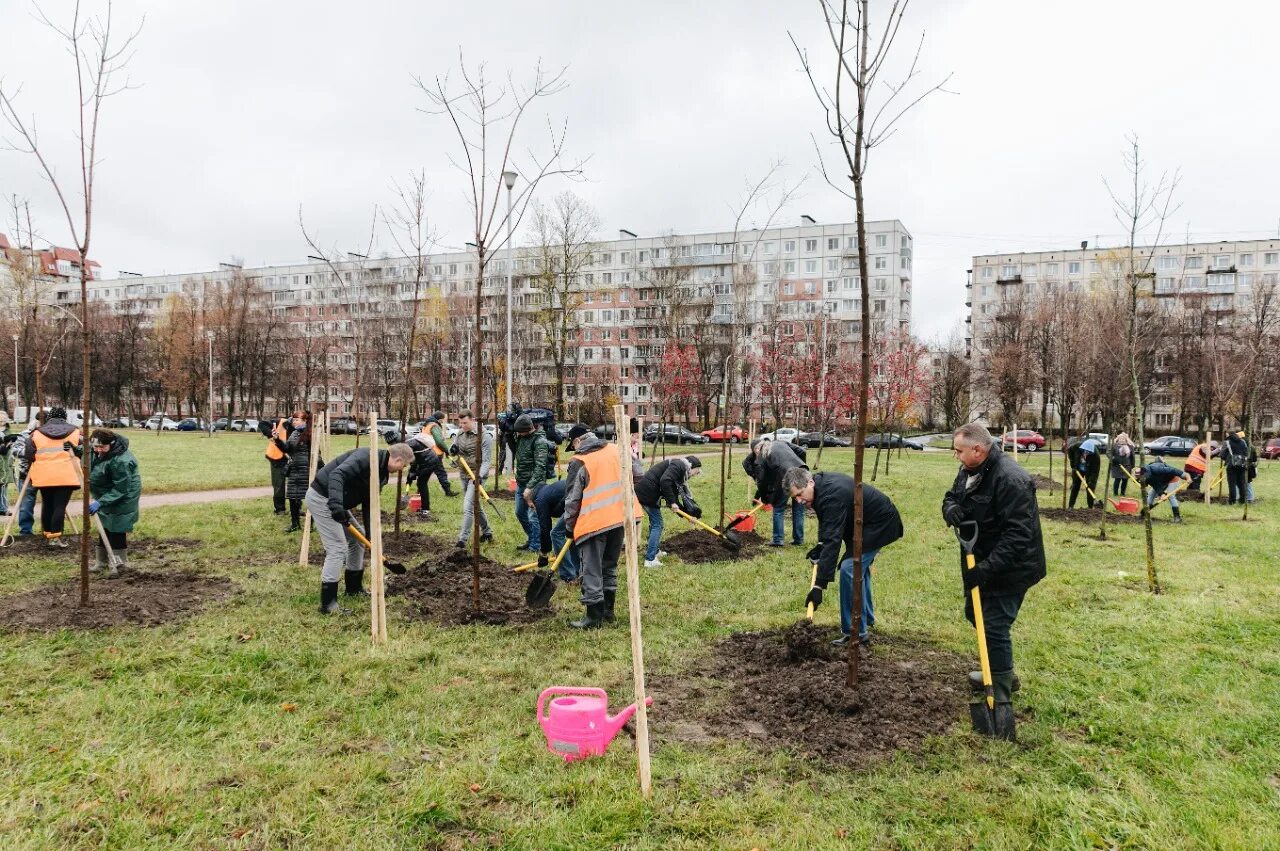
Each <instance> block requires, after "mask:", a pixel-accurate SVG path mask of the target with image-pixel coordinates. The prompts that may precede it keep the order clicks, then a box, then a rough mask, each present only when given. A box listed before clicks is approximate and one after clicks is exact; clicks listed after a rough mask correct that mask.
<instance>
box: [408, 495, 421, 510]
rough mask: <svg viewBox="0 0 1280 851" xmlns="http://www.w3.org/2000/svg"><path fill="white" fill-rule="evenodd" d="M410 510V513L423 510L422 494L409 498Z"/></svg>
mask: <svg viewBox="0 0 1280 851" xmlns="http://www.w3.org/2000/svg"><path fill="white" fill-rule="evenodd" d="M409 510H410V511H421V510H422V494H420V493H415V494H414V495H413V496H411V497H409Z"/></svg>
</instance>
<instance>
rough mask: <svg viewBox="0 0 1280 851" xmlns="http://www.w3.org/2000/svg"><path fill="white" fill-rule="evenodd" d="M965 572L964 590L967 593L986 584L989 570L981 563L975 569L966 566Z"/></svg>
mask: <svg viewBox="0 0 1280 851" xmlns="http://www.w3.org/2000/svg"><path fill="white" fill-rule="evenodd" d="M963 572H964V591H965V593H966V594H968V593H969V592H970V591H972V590H973V589H974V588H977V589H979V590H981V589H982V586H983V585H984V584H986V581H987V572H986V571H985V570H984V569H983V568H982V566H981V565H978V566H977V567H975V568H974V569H973V570H969V569H968V568H965V570H964V571H963Z"/></svg>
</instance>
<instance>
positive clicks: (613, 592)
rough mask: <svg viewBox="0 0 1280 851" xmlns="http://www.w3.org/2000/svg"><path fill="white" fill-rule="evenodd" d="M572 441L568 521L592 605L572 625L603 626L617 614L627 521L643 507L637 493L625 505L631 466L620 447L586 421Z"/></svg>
mask: <svg viewBox="0 0 1280 851" xmlns="http://www.w3.org/2000/svg"><path fill="white" fill-rule="evenodd" d="M569 445H570V446H571V447H572V448H573V450H574V456H573V460H572V461H570V462H569V471H568V473H567V474H566V475H565V481H566V482H568V485H567V490H566V492H565V498H564V525H565V529H566V530H567V531H568V533H569V537H570V539H571V540H573V542H574V543H573V545H574V546H575V547H577V550H578V562H579V564H580V565H581V570H582V573H581V577H582V604H583V605H584V606H586V607H587V613H586V616H585V617H583V618H582V619H581V620H577V621H573V622H572V623H570V624H569V626H571V627H573V628H574V629H598V628H600V627H601V626H603V625H604V624H605V623H606V622H612V621H613V619H614V613H613V607H614V601H615V600H616V599H617V596H618V556H619V555H620V554H621V553H622V543H623V540H624V535H625V532H624V528H623V524H624V523H635V522H638V521H639V520H640V518H641V517H643V516H644V511H643V509H641V508H640V503H639V502H638V501H637V500H636V499H635V497H634V496H633V497H632V499H631V504H630V505H625V504H624V492H623V489H622V476H623V475H624V474H625V475H628V476H630V475H631V469H630V465H628V467H627V468H626V469H625V470H624V469H623V467H622V459H621V458H619V457H618V451H617V447H616V446H614V445H612V444H608V443H605V442H604V441H603V440H601V439H600V438H598V437H596V436H595V434H594V433H593V432H592V431H591V429H589V428H587V427H586V426H585V425H582V424H581V423H578V424H577V425H575V426H574V427H573V428H571V429H570V430H569Z"/></svg>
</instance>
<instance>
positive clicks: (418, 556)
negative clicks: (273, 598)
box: [307, 524, 453, 568]
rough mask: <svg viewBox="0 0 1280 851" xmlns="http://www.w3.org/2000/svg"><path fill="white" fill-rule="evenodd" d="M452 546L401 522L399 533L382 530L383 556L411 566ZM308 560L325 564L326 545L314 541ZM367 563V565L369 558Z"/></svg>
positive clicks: (317, 563) (310, 562) (388, 529)
mask: <svg viewBox="0 0 1280 851" xmlns="http://www.w3.org/2000/svg"><path fill="white" fill-rule="evenodd" d="M452 548H453V544H452V543H451V542H449V541H446V540H445V539H443V538H438V537H436V536H434V535H428V534H426V533H424V532H419V531H417V530H416V529H408V528H405V526H404V524H401V528H400V534H399V535H397V534H396V533H395V532H392V531H391V528H390V527H384V528H383V530H382V555H383V558H386V559H389V560H391V561H399V562H403V563H404V565H405V566H406V567H409V568H412V567H413V566H414V565H415V564H418V563H419V562H421V561H422V560H423V559H429V558H430V556H432V555H433V554H434V553H438V552H442V551H444V550H446V549H452ZM307 561H308V563H309V564H315V565H320V564H324V547H323V546H321V545H320V544H319V543H317V542H315V541H312V545H311V554H310V556H309V557H308V559H307ZM365 563H366V567H367V565H368V560H367V558H366V562H365Z"/></svg>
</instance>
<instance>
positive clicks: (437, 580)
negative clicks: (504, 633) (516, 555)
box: [387, 544, 576, 626]
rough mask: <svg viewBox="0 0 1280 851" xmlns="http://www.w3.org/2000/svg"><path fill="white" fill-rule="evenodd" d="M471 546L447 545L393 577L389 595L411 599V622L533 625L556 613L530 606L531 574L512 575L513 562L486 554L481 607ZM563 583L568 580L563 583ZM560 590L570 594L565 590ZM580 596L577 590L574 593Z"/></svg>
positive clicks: (482, 566)
mask: <svg viewBox="0 0 1280 851" xmlns="http://www.w3.org/2000/svg"><path fill="white" fill-rule="evenodd" d="M471 561H472V557H471V550H470V548H467V549H466V550H459V549H456V548H455V547H454V546H453V545H452V544H443V545H442V546H440V547H437V548H436V550H435V551H434V552H429V553H426V554H425V558H424V560H423V561H422V562H421V563H420V564H418V565H416V566H413V565H407V566H408V567H409V572H408V573H406V574H405V575H403V576H390V577H388V579H387V596H388V597H402V598H404V600H405V602H406V606H405V613H406V615H407V616H408V617H409V619H410V620H426V621H432V622H434V623H438V624H442V625H444V626H460V625H463V624H472V623H479V624H489V625H495V626H496V625H502V624H522V623H533V622H534V621H539V620H542V619H543V618H546V617H549V616H550V615H551V614H553V612H554V609H552V608H551V607H549V606H544V607H542V608H538V609H530V608H528V607H526V606H525V603H524V592H525V588H526V586H527V585H528V584H529V581H530V580H531V579H532V578H533V574H531V573H512V572H511V568H510V567H508V566H507V565H501V564H498V563H497V562H495V561H493V560H492V559H490V558H488V557H486V556H485V555H484V554H483V553H482V554H481V556H480V609H479V610H477V609H476V608H475V606H474V605H473V597H472V587H471V583H472V568H471ZM559 584H561V585H563V583H559ZM558 593H559V594H561V595H564V596H566V597H567V596H569V594H570V592H568V591H566V589H564V588H561V589H559V591H558ZM572 593H573V595H574V596H576V589H575V591H574V592H572Z"/></svg>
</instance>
